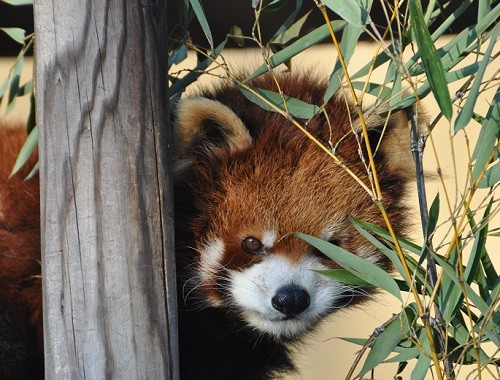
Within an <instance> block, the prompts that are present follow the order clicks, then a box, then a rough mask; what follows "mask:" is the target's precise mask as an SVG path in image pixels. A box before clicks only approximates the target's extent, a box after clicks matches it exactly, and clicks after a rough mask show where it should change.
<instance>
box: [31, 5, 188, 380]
mask: <svg viewBox="0 0 500 380" xmlns="http://www.w3.org/2000/svg"><path fill="white" fill-rule="evenodd" d="M165 4H166V2H163V1H157V0H142V1H141V0H126V1H123V0H122V1H118V0H108V1H105V0H92V1H81V0H48V1H45V0H44V1H42V0H39V1H35V7H34V10H35V33H36V49H35V59H36V68H35V75H36V100H37V119H38V125H39V128H40V178H41V199H42V201H41V212H42V214H41V215H42V268H43V269H42V276H43V284H44V329H45V332H44V334H45V365H46V370H45V371H46V377H47V378H51V379H54V378H64V379H67V378H75V377H79V378H110V377H111V378H119V379H127V378H168V379H175V378H178V366H177V348H176V346H177V330H176V322H177V316H176V305H175V302H176V296H175V294H176V291H175V265H174V259H173V252H174V248H173V233H172V224H173V211H172V206H171V181H170V179H171V178H170V170H169V169H167V168H168V165H167V164H168V161H169V152H168V148H169V140H170V132H169V130H168V128H167V127H166V124H167V121H168V119H169V116H168V107H167V94H166V86H167V78H166V74H167V73H166V58H167V57H166V55H167V46H166V25H165V23H166V22H165V20H166V5H165ZM167 310H168V312H167Z"/></svg>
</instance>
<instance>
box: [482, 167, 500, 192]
mask: <svg viewBox="0 0 500 380" xmlns="http://www.w3.org/2000/svg"><path fill="white" fill-rule="evenodd" d="M498 181H500V162H497V163H496V164H495V165H493V166H492V167H491V168H489V169H488V170H487V171H486V173H485V174H484V178H483V179H482V180H481V182H479V184H478V185H477V187H479V188H481V189H484V188H486V187H492V186H493V185H495V184H497V183H498Z"/></svg>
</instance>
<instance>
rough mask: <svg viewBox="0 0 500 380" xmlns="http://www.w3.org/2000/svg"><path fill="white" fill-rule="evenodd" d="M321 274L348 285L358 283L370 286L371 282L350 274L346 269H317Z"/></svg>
mask: <svg viewBox="0 0 500 380" xmlns="http://www.w3.org/2000/svg"><path fill="white" fill-rule="evenodd" d="M316 272H318V273H320V274H322V275H323V276H326V277H328V278H331V279H332V280H335V281H340V282H342V283H344V284H349V285H360V286H371V284H370V283H369V282H367V281H365V280H363V279H362V278H359V277H358V276H356V275H354V274H352V273H351V272H349V271H348V270H346V269H326V270H318V271H316Z"/></svg>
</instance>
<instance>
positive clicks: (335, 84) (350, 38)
mask: <svg viewBox="0 0 500 380" xmlns="http://www.w3.org/2000/svg"><path fill="white" fill-rule="evenodd" d="M364 2H365V3H368V4H370V5H371V0H364ZM362 31H363V28H362V27H360V26H357V25H353V24H347V25H346V27H345V28H344V32H343V33H342V41H341V42H340V52H341V54H342V57H343V59H344V62H345V65H346V66H348V65H349V61H350V60H351V57H352V55H353V54H354V49H355V47H356V45H357V43H358V40H359V37H360V35H361V32H362ZM344 75H345V73H344V71H343V69H342V65H341V64H340V60H339V59H338V58H337V61H336V62H335V66H334V68H333V71H332V74H331V75H330V81H329V83H328V88H327V90H326V93H325V96H324V101H325V103H326V102H328V100H330V98H331V97H332V96H333V94H335V93H336V92H337V90H338V89H339V88H340V85H341V82H342V78H343V77H344Z"/></svg>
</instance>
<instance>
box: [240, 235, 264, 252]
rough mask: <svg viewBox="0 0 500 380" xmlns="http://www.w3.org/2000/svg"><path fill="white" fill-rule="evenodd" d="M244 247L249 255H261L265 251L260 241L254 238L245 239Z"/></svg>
mask: <svg viewBox="0 0 500 380" xmlns="http://www.w3.org/2000/svg"><path fill="white" fill-rule="evenodd" d="M242 246H243V249H244V250H245V251H246V252H248V253H261V252H262V251H263V250H264V245H263V244H262V243H261V242H260V240H259V239H256V238H254V237H253V236H248V237H246V238H245V239H243V242H242Z"/></svg>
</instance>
